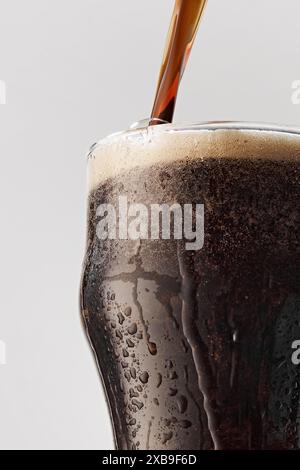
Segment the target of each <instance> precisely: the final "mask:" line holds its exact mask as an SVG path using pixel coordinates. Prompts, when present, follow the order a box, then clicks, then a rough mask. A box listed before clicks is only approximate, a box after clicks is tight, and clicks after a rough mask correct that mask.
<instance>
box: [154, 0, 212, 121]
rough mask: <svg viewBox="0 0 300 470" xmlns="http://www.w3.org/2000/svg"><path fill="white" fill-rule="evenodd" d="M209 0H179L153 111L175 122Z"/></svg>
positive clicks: (156, 115) (157, 115) (172, 21)
mask: <svg viewBox="0 0 300 470" xmlns="http://www.w3.org/2000/svg"><path fill="white" fill-rule="evenodd" d="M205 4H206V0H176V2H175V7H174V12H173V16H172V20H171V25H170V28H169V33H168V37H167V43H166V48H165V52H164V56H163V61H162V65H161V69H160V74H159V79H158V85H157V91H156V96H155V100H154V105H153V109H152V113H151V118H152V119H153V120H154V121H152V123H151V124H156V123H157V122H158V121H155V119H160V120H163V121H167V122H172V119H173V114H174V108H175V103H176V98H177V93H178V87H179V83H180V80H181V77H182V75H183V72H184V69H185V66H186V64H187V61H188V59H189V55H190V52H191V49H192V46H193V42H194V39H195V36H196V33H197V29H198V25H199V20H200V18H201V15H202V12H203V10H204V6H205Z"/></svg>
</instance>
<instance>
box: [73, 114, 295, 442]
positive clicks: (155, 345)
mask: <svg viewBox="0 0 300 470" xmlns="http://www.w3.org/2000/svg"><path fill="white" fill-rule="evenodd" d="M88 167H89V168H88V171H89V199H88V233H87V247H86V255H85V261H84V267H83V276H82V285H81V309H82V316H83V319H84V324H85V328H86V331H87V334H88V337H89V339H90V343H91V346H92V348H93V351H94V353H95V356H96V360H97V364H98V366H99V370H100V373H101V377H102V381H103V384H104V388H105V392H106V396H107V400H108V404H109V407H110V412H111V417H112V423H113V428H114V434H115V438H116V446H117V448H118V449H166V450H167V449H174V450H176V449H177V450H189V449H192V450H198V449H199V450H202V449H297V448H300V407H299V397H300V365H298V364H299V362H300V353H299V354H298V352H299V348H300V241H299V199H300V183H299V169H300V134H299V132H298V131H297V130H293V129H285V128H276V127H273V128H271V127H269V126H260V125H250V124H239V123H236V124H234V123H216V124H213V123H212V124H198V125H191V126H174V125H160V126H154V127H150V128H143V129H133V130H130V131H127V132H123V133H120V134H116V135H114V136H111V137H108V138H107V139H104V140H103V141H101V142H99V144H97V145H95V146H94V147H92V149H91V151H90V153H89V156H88ZM162 204H164V205H165V206H164V208H162ZM174 204H176V207H175V206H174ZM184 207H192V209H191V210H192V217H191V219H188V211H187V212H186V213H185V211H184ZM145 208H146V209H145ZM180 208H181V209H182V212H181V218H180V216H178V212H177V213H176V214H177V215H175V212H176V210H179V211H180ZM197 208H199V214H200V216H199V219H197V213H198V212H197V210H198V209H197ZM175 209H176V210H175ZM152 210H153V211H154V212H152ZM157 210H158V212H159V218H158V219H156V222H157V220H158V221H159V224H161V225H159V226H158V229H157V226H155V225H151V223H152V224H153V223H154V222H153V220H154V217H155V214H156V215H157ZM160 210H161V212H160ZM168 210H169V215H170V217H169V218H168ZM201 210H203V212H201ZM114 211H115V212H114ZM155 211H156V212H155ZM164 211H165V212H164ZM203 215H204V219H203ZM177 216H178V217H177ZM164 217H165V218H164ZM163 220H164V222H165V223H169V231H168V227H167V228H166V226H164V227H163ZM189 221H190V222H191V221H192V222H191V226H190V229H191V228H193V231H194V232H193V233H194V234H198V240H197V244H194V245H193V244H191V245H188V244H187V242H188V241H189V242H191V240H192V237H191V236H190V231H188V230H187V231H186V232H185V231H184V229H185V228H188V222H189ZM203 222H204V224H203ZM185 223H186V225H185ZM197 224H198V225H197ZM145 227H146V228H145ZM152 228H153V230H152ZM155 229H156V230H155ZM181 229H182V231H181ZM201 230H202V232H201ZM201 233H202V234H204V240H203V239H202V237H201ZM181 234H182V236H181ZM195 240H196V235H195Z"/></svg>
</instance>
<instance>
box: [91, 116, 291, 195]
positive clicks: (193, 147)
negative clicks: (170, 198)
mask: <svg viewBox="0 0 300 470" xmlns="http://www.w3.org/2000/svg"><path fill="white" fill-rule="evenodd" d="M208 158H218V159H224V158H226V159H262V160H277V161H284V160H286V161H299V162H300V129H289V128H284V127H283V128H282V127H276V126H268V125H261V126H259V125H257V124H256V125H252V124H245V123H209V124H195V125H189V126H174V125H171V124H162V125H158V126H149V127H145V128H142V129H132V130H129V131H126V132H120V133H117V134H113V135H111V136H109V137H107V138H105V139H103V140H101V141H100V142H98V143H97V144H95V145H94V146H92V148H91V149H90V151H89V154H88V179H89V182H88V186H89V189H90V190H94V189H95V188H96V187H97V186H98V185H99V184H100V183H101V182H103V181H105V180H107V179H109V178H114V177H117V176H120V175H121V174H122V173H125V172H128V171H130V170H133V169H134V168H138V167H147V166H151V165H157V164H164V165H169V164H170V163H173V162H177V161H180V160H185V161H186V162H187V163H188V162H189V161H193V160H204V159H208Z"/></svg>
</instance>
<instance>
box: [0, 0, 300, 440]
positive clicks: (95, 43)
mask: <svg viewBox="0 0 300 470" xmlns="http://www.w3.org/2000/svg"><path fill="white" fill-rule="evenodd" d="M172 5H173V1H172V0H127V1H124V0H109V1H108V0H59V1H58V0H51V1H50V0H26V1H21V0H1V1H0V7H1V10H0V79H1V80H5V82H6V86H7V104H6V105H0V156H1V171H0V180H1V181H0V204H1V212H0V214H1V232H0V233H1V243H0V251H1V253H0V260H1V263H0V276H1V278H0V286H1V296H0V339H1V340H3V341H5V342H6V346H7V364H6V365H0V448H2V449H20V448H21V449H78V448H81V449H89V448H92V449H97V448H98V449H105V448H111V447H112V445H113V441H112V434H111V429H110V425H109V417H108V412H107V409H106V405H105V401H104V396H103V393H102V390H101V388H100V382H99V378H98V375H97V372H96V369H95V365H94V362H93V359H92V356H91V353H90V350H89V347H88V345H87V342H86V340H85V336H84V334H83V331H82V328H81V323H80V318H79V313H78V286H79V279H80V269H81V261H82V256H83V252H84V237H85V200H86V182H85V153H86V151H87V149H88V147H89V146H90V145H91V144H92V143H93V142H95V141H96V140H98V139H99V138H101V137H103V136H104V135H106V134H108V133H111V132H114V131H116V130H120V129H122V128H126V127H127V126H128V125H129V124H130V123H131V122H133V121H136V120H138V119H140V118H144V117H146V116H147V115H149V112H150V109H151V106H152V99H153V93H154V90H155V86H156V79H157V74H158V69H159V65H160V60H161V54H162V50H163V45H164V39H165V36H166V31H167V28H168V22H169V18H170V14H171V10H172ZM299 18H300V2H299V0H285V2H282V0H226V1H224V0H209V1H208V6H207V9H206V12H205V16H204V19H203V22H202V24H201V28H200V31H199V34H198V37H197V39H196V43H195V47H194V50H193V52H192V55H191V61H190V64H189V66H188V70H187V72H186V74H185V76H184V79H183V83H182V87H181V93H180V96H179V99H178V105H177V111H176V116H175V120H176V121H201V120H221V119H226V120H227V119H234V120H250V121H251V120H252V121H255V120H257V121H268V122H278V123H283V124H291V125H297V124H299V121H300V106H296V105H293V104H292V102H291V93H292V91H291V84H292V82H293V81H294V80H297V79H300V63H299V50H300V35H299Z"/></svg>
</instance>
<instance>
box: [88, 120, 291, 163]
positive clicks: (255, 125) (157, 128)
mask: <svg viewBox="0 0 300 470" xmlns="http://www.w3.org/2000/svg"><path fill="white" fill-rule="evenodd" d="M156 121H159V123H157V124H156V125H153V124H152V125H150V119H143V120H140V121H137V122H135V123H133V124H132V125H131V126H130V127H129V128H128V129H125V130H121V131H118V132H114V133H112V134H109V135H108V136H106V137H103V138H102V139H100V140H98V141H97V142H95V143H94V144H93V145H92V146H91V147H90V148H89V150H88V152H87V157H89V155H90V153H91V152H92V151H93V150H95V149H96V148H97V147H98V146H100V145H102V144H106V143H112V142H113V141H114V140H115V139H116V140H117V139H118V138H121V137H126V136H128V137H131V136H132V137H133V136H136V135H139V134H143V133H147V134H149V135H155V134H158V135H159V134H160V133H163V132H167V133H172V132H174V133H175V132H176V133H177V132H184V133H193V132H194V133H198V132H202V131H208V132H213V131H219V130H220V131H222V130H228V131H241V132H243V131H245V132H251V131H253V132H270V133H279V134H288V135H292V136H300V126H299V127H296V126H289V125H280V124H276V123H267V122H255V121H200V122H183V123H169V122H166V121H161V120H156Z"/></svg>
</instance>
